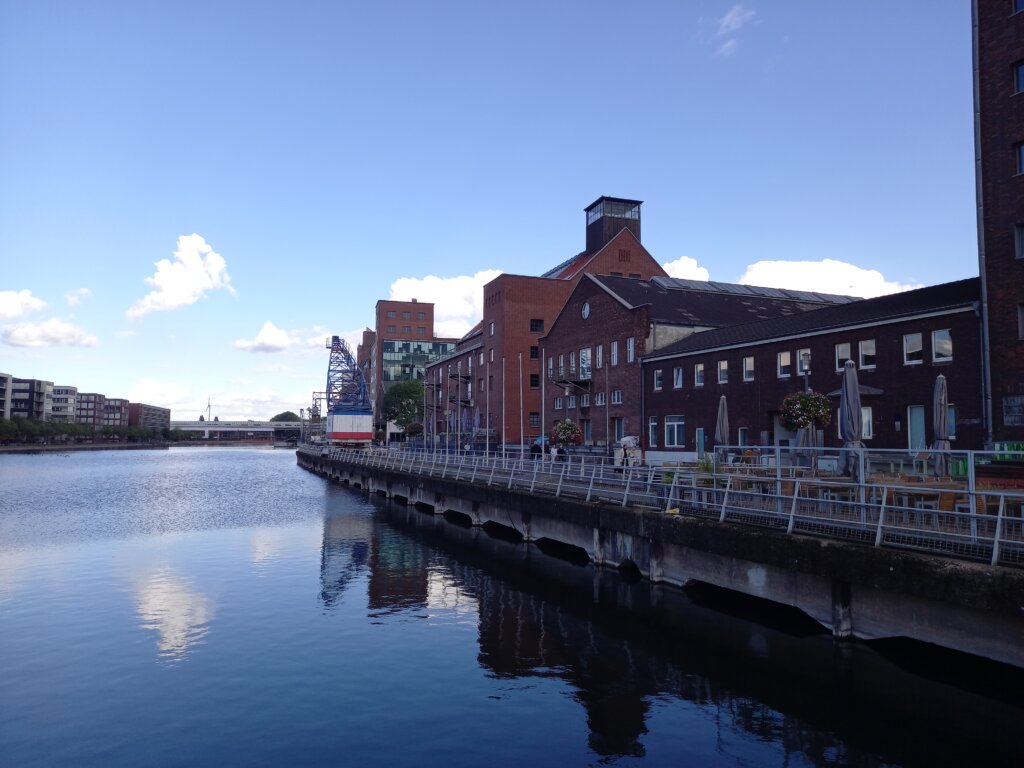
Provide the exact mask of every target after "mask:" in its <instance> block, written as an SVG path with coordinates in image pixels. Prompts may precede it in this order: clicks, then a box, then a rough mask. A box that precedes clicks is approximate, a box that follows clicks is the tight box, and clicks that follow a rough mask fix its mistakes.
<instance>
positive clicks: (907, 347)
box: [903, 333, 924, 365]
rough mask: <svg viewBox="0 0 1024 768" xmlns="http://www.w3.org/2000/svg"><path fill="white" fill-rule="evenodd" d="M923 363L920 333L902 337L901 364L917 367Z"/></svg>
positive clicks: (922, 346) (922, 345)
mask: <svg viewBox="0 0 1024 768" xmlns="http://www.w3.org/2000/svg"><path fill="white" fill-rule="evenodd" d="M923 362H924V344H923V343H922V342H921V334H920V333H908V334H906V335H905V336H904V337H903V364H904V365H919V364H920V363H923Z"/></svg>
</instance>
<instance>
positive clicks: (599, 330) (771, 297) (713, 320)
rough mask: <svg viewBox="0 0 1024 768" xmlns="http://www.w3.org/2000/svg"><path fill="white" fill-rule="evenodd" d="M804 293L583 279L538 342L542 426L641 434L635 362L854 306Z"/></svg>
mask: <svg viewBox="0 0 1024 768" xmlns="http://www.w3.org/2000/svg"><path fill="white" fill-rule="evenodd" d="M854 300H855V299H854V298H853V297H849V296H831V295H827V294H816V293H810V292H806V291H782V290H778V289H774V288H755V287H752V286H741V285H730V284H724V283H715V282H705V281H698V280H681V279H676V278H670V277H655V278H652V279H651V280H649V281H648V280H638V279H635V278H626V277H611V276H595V275H590V274H587V275H585V276H584V278H583V279H582V280H581V281H580V282H579V283H578V284H577V285H576V287H575V288H574V289H573V292H572V294H571V295H570V297H569V299H568V300H567V301H566V303H565V306H564V307H563V308H562V310H561V312H560V313H559V314H558V317H557V318H556V320H555V322H554V324H553V325H552V328H551V331H550V332H549V333H548V334H547V335H546V336H544V337H542V338H541V352H542V361H543V363H544V367H545V377H544V382H545V385H546V389H545V398H544V411H543V414H544V423H545V425H546V427H547V429H548V430H549V431H550V428H551V426H552V425H553V424H554V422H556V421H561V420H563V419H569V420H571V421H578V422H579V424H580V427H581V430H582V432H583V442H584V444H586V445H595V446H607V445H609V443H610V442H615V441H617V440H621V439H622V438H623V437H625V436H627V435H635V436H640V435H641V434H642V430H643V424H644V421H643V414H642V411H641V409H642V406H643V402H644V396H643V392H642V390H641V378H640V366H639V361H640V358H641V357H642V356H644V355H651V354H654V353H656V352H657V351H658V350H660V349H662V348H664V347H666V346H668V345H670V344H673V343H674V342H677V341H679V340H680V339H683V338H685V337H687V336H690V335H691V334H693V333H697V332H700V331H705V330H708V329H711V328H720V327H723V326H728V325H737V324H740V323H744V322H747V321H750V320H758V319H761V320H763V319H768V318H773V317H778V316H784V315H788V314H793V313H798V312H806V311H808V310H812V309H820V308H821V307H825V306H829V305H831V304H835V303H848V302H851V301H854Z"/></svg>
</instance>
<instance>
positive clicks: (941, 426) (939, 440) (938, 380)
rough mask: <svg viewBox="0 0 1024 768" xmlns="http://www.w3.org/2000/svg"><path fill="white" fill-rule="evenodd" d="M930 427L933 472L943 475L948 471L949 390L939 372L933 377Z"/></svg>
mask: <svg viewBox="0 0 1024 768" xmlns="http://www.w3.org/2000/svg"><path fill="white" fill-rule="evenodd" d="M932 429H933V430H934V432H935V442H933V443H932V449H933V450H934V451H936V453H935V474H936V476H937V477H944V476H945V475H946V474H947V473H948V472H949V468H948V463H949V462H948V456H947V455H946V453H945V452H946V451H948V450H949V391H948V390H947V389H946V377H945V376H943V375H942V374H941V373H940V374H939V375H938V376H936V377H935V393H934V395H933V396H932Z"/></svg>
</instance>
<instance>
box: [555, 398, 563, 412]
mask: <svg viewBox="0 0 1024 768" xmlns="http://www.w3.org/2000/svg"><path fill="white" fill-rule="evenodd" d="M555 410H556V411H560V410H562V398H560V397H556V398H555Z"/></svg>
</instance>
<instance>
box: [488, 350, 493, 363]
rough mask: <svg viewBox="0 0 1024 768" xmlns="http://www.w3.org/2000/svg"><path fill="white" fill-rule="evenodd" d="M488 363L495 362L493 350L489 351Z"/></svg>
mask: <svg viewBox="0 0 1024 768" xmlns="http://www.w3.org/2000/svg"><path fill="white" fill-rule="evenodd" d="M487 362H489V363H493V362H494V350H493V349H489V350H487Z"/></svg>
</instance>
